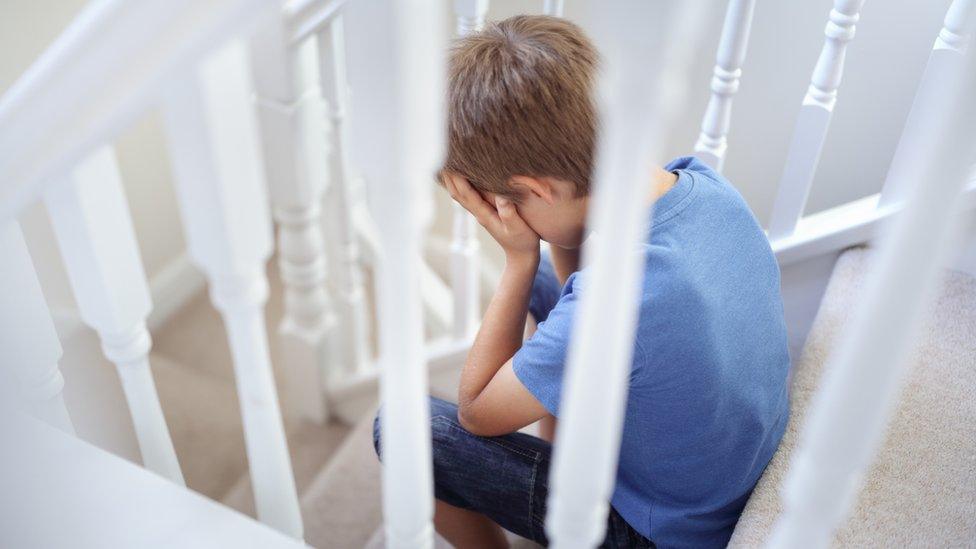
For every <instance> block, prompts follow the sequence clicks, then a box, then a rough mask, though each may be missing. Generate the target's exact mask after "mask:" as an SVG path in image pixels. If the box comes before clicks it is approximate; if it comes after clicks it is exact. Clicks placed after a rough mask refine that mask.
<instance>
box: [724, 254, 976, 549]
mask: <svg viewBox="0 0 976 549" xmlns="http://www.w3.org/2000/svg"><path fill="white" fill-rule="evenodd" d="M870 258H871V253H870V252H869V251H866V250H864V249H854V250H850V251H848V252H845V253H844V254H843V255H842V256H841V258H840V260H839V261H838V263H837V267H836V269H835V270H834V274H833V276H832V278H831V281H830V284H829V286H828V288H827V292H826V295H825V296H824V300H823V304H822V306H821V309H820V312H819V313H818V316H817V319H816V321H815V323H814V326H813V329H812V330H811V332H810V336H809V339H808V341H807V345H806V348H805V349H804V352H803V355H802V357H801V358H800V359H799V360H798V361H797V362H796V363H795V374H794V375H795V377H794V380H793V397H792V398H793V414H792V417H791V420H790V423H789V425H788V427H787V433H786V436H785V438H784V440H783V444H782V446H781V447H780V449H779V451H778V452H777V453H776V455H775V456H774V457H773V461H772V462H771V463H770V465H769V468H768V469H767V470H766V473H765V474H764V476H763V478H762V479H761V480H760V482H759V484H758V485H757V487H756V491H755V492H754V494H753V496H752V498H751V499H750V501H749V503H748V505H747V506H746V509H745V512H744V513H743V515H742V518H741V519H740V520H739V524H738V526H737V527H736V530H735V534H734V535H733V537H732V541H731V544H730V546H731V547H757V546H760V545H762V544H763V542H764V541H765V539H766V538H767V536H768V535H769V533H770V529H771V526H772V523H773V521H774V519H775V517H776V515H777V514H778V512H779V510H780V501H779V489H780V486H781V484H782V482H783V478H784V476H785V474H786V469H787V467H788V464H789V458H790V454H791V452H792V451H793V449H794V447H795V445H796V440H797V434H798V430H799V429H800V427H801V425H802V421H803V417H804V415H805V413H806V407H807V404H808V403H809V401H810V399H811V397H812V395H813V394H814V391H815V390H816V387H817V384H818V381H819V379H820V377H821V374H822V370H823V367H824V363H825V361H826V359H827V357H828V355H829V353H830V351H831V350H832V348H833V344H834V342H835V341H836V340H837V337H838V336H840V335H841V334H842V333H843V329H844V325H845V323H846V322H847V321H848V320H849V318H850V317H851V315H852V312H853V311H854V310H856V309H857V304H858V300H859V298H860V296H861V295H863V278H864V275H865V273H866V270H867V266H868V262H869V261H870ZM934 310H935V311H936V312H935V314H934V315H933V318H932V319H931V321H930V322H929V325H928V326H927V327H926V329H925V332H924V337H923V341H922V343H921V346H920V349H919V352H918V353H917V357H918V358H917V360H915V362H914V365H913V368H912V371H911V373H910V374H909V377H908V380H907V382H906V385H905V387H904V392H903V395H902V399H901V402H900V404H899V406H898V409H897V412H896V414H895V415H894V419H893V421H892V422H891V424H890V426H889V431H888V434H887V438H886V441H885V443H884V445H883V448H882V450H881V452H880V453H879V455H878V457H877V459H876V461H875V463H874V464H873V466H872V467H871V469H870V472H869V473H868V475H867V477H866V481H865V485H864V488H863V490H862V491H861V493H860V495H859V497H858V499H857V503H856V505H855V508H854V510H853V513H852V514H851V516H850V517H849V518H848V520H847V521H846V523H845V524H844V525H843V527H842V528H840V529H839V531H838V532H837V533H836V537H835V539H834V545H835V546H839V547H976V397H974V391H976V279H974V278H972V277H970V276H968V275H964V274H962V273H957V272H948V274H947V276H946V279H945V282H944V285H943V288H942V291H941V293H940V296H939V298H938V301H937V303H936V304H935V309H934Z"/></svg>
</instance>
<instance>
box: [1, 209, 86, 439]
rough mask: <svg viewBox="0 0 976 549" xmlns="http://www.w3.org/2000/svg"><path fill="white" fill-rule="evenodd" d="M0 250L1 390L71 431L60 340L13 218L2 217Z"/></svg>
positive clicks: (43, 416) (43, 417) (35, 414)
mask: <svg viewBox="0 0 976 549" xmlns="http://www.w3.org/2000/svg"><path fill="white" fill-rule="evenodd" d="M0 254H3V268H0V366H2V367H3V368H4V370H6V372H5V378H6V374H7V373H9V374H11V375H12V379H10V380H9V381H8V383H10V382H12V383H10V385H7V383H5V385H7V386H6V387H4V388H2V389H0V393H2V394H6V395H7V397H8V398H13V399H17V400H22V401H23V405H24V406H25V407H26V409H27V411H28V412H30V413H31V414H33V415H34V416H36V417H37V418H38V419H41V420H44V421H46V422H47V423H49V424H51V425H53V426H55V427H57V428H59V429H61V430H62V431H65V432H68V433H71V434H74V427H73V426H72V425H71V418H70V417H69V416H68V409H67V408H65V406H64V394H63V393H62V389H63V388H64V378H63V377H62V376H61V370H60V369H58V360H60V359H61V342H60V341H58V333H57V331H56V330H55V329H54V321H52V320H51V313H50V312H49V311H48V308H47V303H46V302H45V301H44V294H43V293H42V292H41V285H40V283H39V282H38V281H37V274H36V273H35V272H34V264H33V262H31V257H30V253H29V252H28V251H27V243H26V242H24V235H23V233H21V230H20V225H18V224H17V222H16V221H13V220H7V221H3V222H0ZM8 390H9V391H10V392H11V393H12V394H9V393H7V391H8Z"/></svg>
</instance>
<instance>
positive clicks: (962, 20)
mask: <svg viewBox="0 0 976 549" xmlns="http://www.w3.org/2000/svg"><path fill="white" fill-rule="evenodd" d="M974 10H976V0H955V1H954V2H953V3H952V5H951V6H949V10H948V11H947V12H946V16H945V21H944V23H943V26H942V30H941V31H940V32H939V36H938V37H936V39H935V44H934V45H933V47H932V53H931V54H929V60H928V63H927V64H926V65H925V72H924V73H922V79H921V80H920V81H919V84H918V89H917V90H916V91H915V100H914V101H913V102H912V108H911V110H910V111H909V113H908V118H907V119H906V120H905V127H904V128H903V129H902V132H901V137H900V138H899V140H898V146H897V147H895V154H894V156H892V157H891V165H890V166H888V177H887V179H886V180H885V184H884V187H883V188H882V189H881V199H880V200H879V201H878V207H885V206H889V205H891V204H895V203H898V202H900V201H902V200H903V199H904V198H905V194H906V193H907V190H908V189H910V188H911V185H912V182H911V181H907V180H905V178H904V177H902V176H903V175H904V174H905V173H907V170H905V168H904V163H905V162H907V159H908V158H909V157H910V156H911V154H912V151H915V150H918V149H919V148H921V147H924V146H925V143H924V142H921V141H920V137H919V136H920V133H921V132H920V131H919V127H920V125H922V124H924V123H925V120H926V119H927V118H928V117H930V116H932V115H933V111H936V110H938V109H940V108H941V107H942V104H943V102H944V100H945V97H944V94H945V91H946V89H947V88H948V87H949V85H950V83H951V79H952V78H954V77H956V76H957V75H958V72H959V71H960V70H961V67H962V63H963V54H964V53H965V52H966V50H967V49H968V47H969V41H970V39H971V37H972V33H973V23H972V21H973V17H972V13H973V11H974Z"/></svg>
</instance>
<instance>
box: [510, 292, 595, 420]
mask: <svg viewBox="0 0 976 549" xmlns="http://www.w3.org/2000/svg"><path fill="white" fill-rule="evenodd" d="M578 274H579V273H573V274H572V275H570V277H569V280H567V281H566V285H565V286H564V287H563V292H562V295H560V297H559V301H557V302H556V305H555V306H554V307H553V308H552V310H551V311H550V312H549V316H548V317H546V320H545V322H542V323H540V324H539V325H538V327H536V331H535V333H534V334H533V335H532V337H531V338H529V339H528V341H526V342H525V343H523V344H522V348H521V349H519V350H518V352H516V353H515V356H514V357H513V358H512V369H513V370H514V372H515V375H516V377H518V378H519V381H521V382H522V384H523V385H525V388H526V389H528V390H529V392H530V393H532V395H533V396H535V398H536V399H538V400H539V402H540V403H542V405H543V406H545V408H546V410H548V411H549V413H551V414H552V415H554V416H558V415H559V414H558V408H559V397H560V394H561V389H562V381H563V371H564V370H565V366H566V355H567V352H568V347H569V336H570V331H571V328H572V320H573V315H574V314H575V311H576V304H577V302H578V297H579V296H578V294H577V292H576V289H577V285H578V282H577V280H576V279H577V275H578Z"/></svg>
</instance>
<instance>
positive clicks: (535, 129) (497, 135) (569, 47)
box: [444, 15, 597, 200]
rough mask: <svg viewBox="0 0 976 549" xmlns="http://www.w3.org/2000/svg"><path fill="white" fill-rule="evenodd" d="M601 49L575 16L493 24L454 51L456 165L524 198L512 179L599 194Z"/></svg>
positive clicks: (452, 162)
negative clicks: (594, 179) (595, 167)
mask: <svg viewBox="0 0 976 549" xmlns="http://www.w3.org/2000/svg"><path fill="white" fill-rule="evenodd" d="M596 65H597V53H596V49H595V48H594V47H593V45H592V44H591V43H590V41H589V40H588V39H587V38H586V36H585V35H584V34H583V31H582V29H580V28H579V27H578V26H576V25H575V24H573V23H570V22H569V21H567V20H565V19H559V18H556V17H547V16H541V15H531V16H530V15H520V16H516V17H511V18H509V19H505V20H504V21H501V22H498V23H490V24H488V25H487V26H486V27H485V29H484V30H483V31H481V32H478V33H474V34H471V35H469V36H466V37H464V38H461V39H459V40H458V41H457V42H456V43H455V44H454V47H453V48H452V50H451V56H450V63H449V77H450V80H449V91H448V146H447V160H446V161H445V164H444V169H445V170H446V171H450V172H455V173H457V174H459V175H462V176H464V177H466V178H467V179H468V180H469V181H470V182H471V184H472V185H473V186H474V187H475V188H477V189H478V190H480V191H483V192H491V193H496V194H500V195H502V196H507V197H509V198H512V199H514V200H518V196H517V194H516V193H515V191H514V190H513V189H512V188H511V187H510V185H509V184H508V181H509V179H510V178H511V177H512V176H516V175H524V176H530V177H545V176H548V177H554V178H557V179H561V180H564V181H569V182H571V183H573V185H574V186H575V188H576V196H583V195H586V194H587V193H588V192H589V186H590V185H589V184H590V171H591V170H592V164H593V148H594V142H595V140H596V123H597V122H596V109H595V107H594V103H593V99H592V97H591V89H592V87H593V80H594V76H595V71H596Z"/></svg>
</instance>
